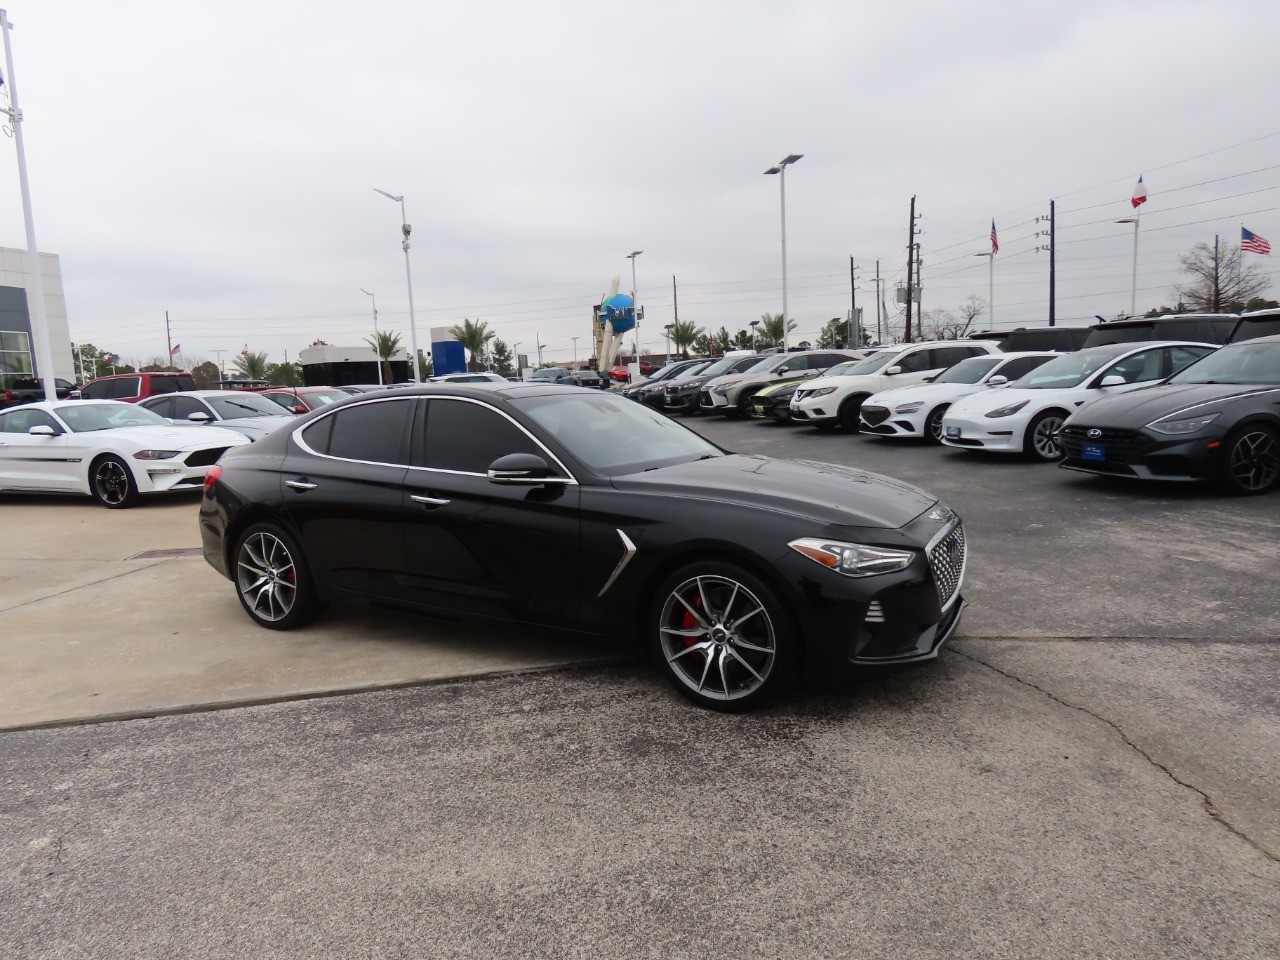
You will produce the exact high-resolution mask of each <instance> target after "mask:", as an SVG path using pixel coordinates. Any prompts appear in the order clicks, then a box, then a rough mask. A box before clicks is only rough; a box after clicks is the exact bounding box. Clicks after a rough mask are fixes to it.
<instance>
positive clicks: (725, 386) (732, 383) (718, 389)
mask: <svg viewBox="0 0 1280 960" xmlns="http://www.w3.org/2000/svg"><path fill="white" fill-rule="evenodd" d="M741 382H742V381H741V380H730V381H729V382H728V383H722V384H720V385H719V386H716V387H712V388H711V390H712V392H713V393H719V394H725V393H728V392H729V390H730V388H732V387H736V386H737V385H738V384H740V383H741Z"/></svg>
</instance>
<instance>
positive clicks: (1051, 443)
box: [1022, 410, 1067, 463]
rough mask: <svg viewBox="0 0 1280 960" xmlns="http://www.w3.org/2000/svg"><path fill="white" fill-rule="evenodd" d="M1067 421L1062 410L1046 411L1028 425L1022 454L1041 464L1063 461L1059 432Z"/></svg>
mask: <svg viewBox="0 0 1280 960" xmlns="http://www.w3.org/2000/svg"><path fill="white" fill-rule="evenodd" d="M1066 419H1067V417H1066V414H1064V413H1063V412H1062V411H1061V410H1046V411H1045V412H1044V413H1042V414H1040V416H1038V417H1036V418H1035V419H1034V420H1032V421H1031V423H1029V424H1028V425H1027V432H1026V435H1025V437H1024V439H1023V441H1022V452H1023V453H1024V454H1025V455H1026V457H1027V459H1029V460H1035V461H1037V462H1040V463H1053V462H1054V461H1055V460H1061V459H1062V455H1063V451H1062V440H1061V439H1059V437H1058V432H1059V431H1060V430H1062V424H1063V422H1064V421H1065V420H1066Z"/></svg>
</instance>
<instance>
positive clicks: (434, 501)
mask: <svg viewBox="0 0 1280 960" xmlns="http://www.w3.org/2000/svg"><path fill="white" fill-rule="evenodd" d="M409 499H410V500H412V501H413V502H414V503H420V504H422V505H423V506H424V507H443V506H445V505H446V504H447V503H448V502H449V501H448V500H442V499H441V498H440V497H425V496H420V495H419V494H416V493H411V494H409Z"/></svg>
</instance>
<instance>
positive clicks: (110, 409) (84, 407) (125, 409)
mask: <svg viewBox="0 0 1280 960" xmlns="http://www.w3.org/2000/svg"><path fill="white" fill-rule="evenodd" d="M57 413H58V416H59V417H61V418H62V420H63V422H65V423H66V425H67V426H68V427H70V428H71V432H72V433H93V432H94V431H96V430H114V429H115V428H116V427H171V426H173V424H171V423H170V422H169V421H168V420H166V419H165V418H164V417H162V416H160V414H158V413H152V412H151V411H150V410H148V409H147V408H146V407H138V406H134V405H133V404H132V403H73V404H71V405H69V406H65V407H59V408H58V410H57Z"/></svg>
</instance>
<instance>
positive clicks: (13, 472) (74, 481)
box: [0, 409, 88, 491]
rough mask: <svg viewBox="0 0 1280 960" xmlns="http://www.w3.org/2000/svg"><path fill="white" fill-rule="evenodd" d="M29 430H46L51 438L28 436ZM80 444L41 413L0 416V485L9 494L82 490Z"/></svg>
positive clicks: (13, 412)
mask: <svg viewBox="0 0 1280 960" xmlns="http://www.w3.org/2000/svg"><path fill="white" fill-rule="evenodd" d="M32 427H50V428H52V429H53V431H54V433H55V436H52V437H47V436H45V437H41V436H34V437H33V436H32V435H31V434H30V433H29V432H28V431H29V430H30V429H31V428H32ZM84 453H85V451H84V444H82V443H80V442H79V441H78V440H77V439H76V435H75V434H74V433H70V432H68V431H67V429H66V428H65V427H64V426H63V425H62V424H61V423H59V422H58V421H57V420H56V419H54V418H53V417H52V416H50V415H49V414H48V413H46V412H45V411H43V410H38V409H17V410H10V411H8V412H7V413H3V414H0V485H3V486H5V487H8V488H9V489H10V490H53V491H73V490H82V489H83V485H82V484H81V483H80V482H79V481H80V478H81V477H82V476H83V475H84V474H85V472H86V471H87V470H88V465H87V464H85V463H83V460H84Z"/></svg>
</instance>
